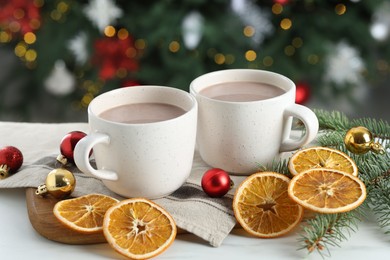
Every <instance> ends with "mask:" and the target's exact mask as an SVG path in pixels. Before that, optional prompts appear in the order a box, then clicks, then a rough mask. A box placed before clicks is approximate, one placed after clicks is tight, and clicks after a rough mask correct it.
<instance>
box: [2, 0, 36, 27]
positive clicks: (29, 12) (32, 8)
mask: <svg viewBox="0 0 390 260" xmlns="http://www.w3.org/2000/svg"><path fill="white" fill-rule="evenodd" d="M37 3H38V1H34V0H12V1H3V0H1V1H0V10H1V11H0V29H3V30H4V31H7V32H10V33H13V34H16V33H20V34H21V35H24V34H25V33H27V32H32V31H35V30H37V29H38V28H39V27H40V24H41V14H40V6H38V5H37Z"/></svg>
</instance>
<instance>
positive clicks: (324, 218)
mask: <svg viewBox="0 0 390 260" xmlns="http://www.w3.org/2000/svg"><path fill="white" fill-rule="evenodd" d="M362 216H363V214H362V212H361V211H360V210H359V208H358V209H355V210H353V211H350V212H346V213H339V214H317V215H316V216H315V217H314V218H312V219H308V220H307V221H306V224H305V225H304V227H303V234H301V237H300V238H299V242H300V244H301V245H302V247H301V248H300V249H304V248H306V249H307V250H308V251H309V253H312V252H313V251H317V252H318V253H319V254H320V255H322V256H330V250H329V247H330V246H340V245H339V243H340V242H342V241H344V240H347V239H348V237H349V236H350V234H351V232H355V231H356V230H357V228H358V222H360V221H361V219H362ZM346 234H347V235H348V237H347V235H346ZM324 252H326V255H324Z"/></svg>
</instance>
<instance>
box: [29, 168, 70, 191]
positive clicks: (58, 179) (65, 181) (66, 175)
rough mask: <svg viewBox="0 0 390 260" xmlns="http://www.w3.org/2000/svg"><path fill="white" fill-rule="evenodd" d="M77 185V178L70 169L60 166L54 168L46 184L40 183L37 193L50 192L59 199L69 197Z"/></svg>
mask: <svg viewBox="0 0 390 260" xmlns="http://www.w3.org/2000/svg"><path fill="white" fill-rule="evenodd" d="M75 186H76V179H75V177H74V175H73V173H71V172H70V171H68V170H66V169H63V168H59V169H54V170H52V171H51V172H49V174H48V175H47V177H46V181H45V184H42V185H39V186H38V189H37V190H36V192H35V193H36V194H37V195H45V194H47V193H48V194H50V195H52V196H53V197H55V198H57V199H63V198H65V197H68V196H69V195H70V194H71V193H72V192H73V191H74V188H75Z"/></svg>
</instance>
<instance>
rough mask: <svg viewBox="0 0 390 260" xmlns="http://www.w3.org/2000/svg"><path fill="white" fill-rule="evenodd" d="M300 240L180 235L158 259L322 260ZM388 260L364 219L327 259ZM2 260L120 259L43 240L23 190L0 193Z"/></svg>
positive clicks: (386, 240) (389, 244) (383, 239)
mask: <svg viewBox="0 0 390 260" xmlns="http://www.w3.org/2000/svg"><path fill="white" fill-rule="evenodd" d="M297 239H298V235H297V233H293V234H290V235H288V236H285V237H281V238H276V239H258V238H253V237H251V236H249V235H247V234H246V233H245V231H243V230H241V229H239V230H233V232H232V233H231V234H230V235H229V236H228V237H227V238H226V239H225V240H224V242H223V244H222V245H221V246H220V247H217V248H215V247H211V246H210V245H209V244H208V243H207V242H204V241H203V240H202V239H200V238H197V237H196V236H194V235H192V234H180V235H178V236H177V237H176V240H175V241H174V243H173V244H172V245H171V247H169V248H168V249H167V251H165V252H164V253H162V254H161V255H159V256H158V257H156V259H221V260H222V259H223V260H226V259H242V260H243V259H322V257H321V256H319V254H318V253H313V254H311V255H307V253H306V251H304V250H297V249H298V243H297ZM367 258H370V259H375V260H379V259H390V235H385V234H384V233H383V232H382V231H381V230H379V228H378V227H377V225H376V223H375V222H374V221H373V220H366V221H364V222H363V223H361V224H360V225H359V229H358V230H357V231H356V232H354V233H352V234H351V236H350V238H349V239H348V241H345V242H343V243H341V247H335V248H331V257H330V258H329V259H353V260H358V259H365V260H366V259H367ZM0 259H2V260H8V259H40V260H45V259H56V260H59V259H124V258H123V257H122V256H121V255H119V254H117V253H116V252H115V251H114V250H113V249H111V247H110V246H109V245H108V244H96V245H67V244H61V243H58V242H53V241H50V240H47V239H46V238H44V237H42V236H41V235H40V234H38V233H37V232H36V231H35V230H34V228H33V227H32V226H31V224H30V221H29V218H28V214H27V209H26V202H25V192H24V190H23V189H0Z"/></svg>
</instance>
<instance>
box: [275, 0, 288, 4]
mask: <svg viewBox="0 0 390 260" xmlns="http://www.w3.org/2000/svg"><path fill="white" fill-rule="evenodd" d="M274 3H275V4H280V5H286V4H289V3H290V0H274Z"/></svg>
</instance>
